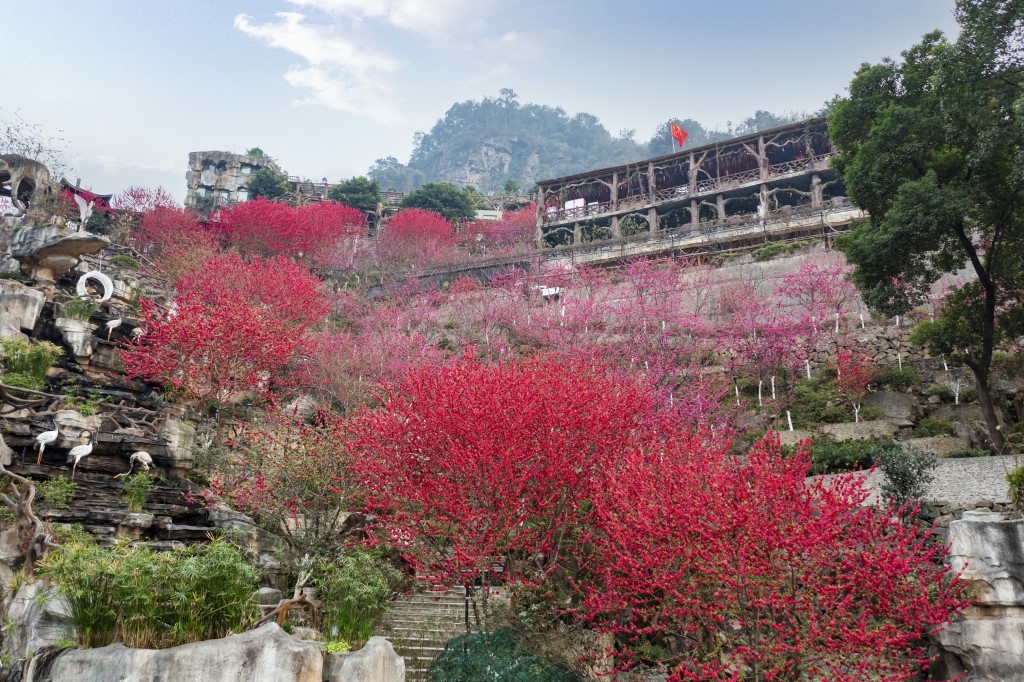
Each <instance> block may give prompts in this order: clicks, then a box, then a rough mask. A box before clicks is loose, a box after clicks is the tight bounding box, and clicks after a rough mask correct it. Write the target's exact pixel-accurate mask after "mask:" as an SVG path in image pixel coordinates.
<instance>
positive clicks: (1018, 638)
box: [935, 510, 1024, 682]
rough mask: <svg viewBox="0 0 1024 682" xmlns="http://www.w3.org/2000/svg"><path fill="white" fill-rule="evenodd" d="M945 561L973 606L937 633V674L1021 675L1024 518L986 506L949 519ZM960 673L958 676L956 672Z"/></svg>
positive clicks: (973, 680)
mask: <svg viewBox="0 0 1024 682" xmlns="http://www.w3.org/2000/svg"><path fill="white" fill-rule="evenodd" d="M948 546H949V561H950V564H951V567H952V569H953V571H955V572H960V574H961V579H962V580H964V581H965V582H966V583H967V586H968V588H969V590H970V594H971V605H970V606H969V607H968V608H967V609H966V610H965V611H964V612H963V613H962V614H961V616H960V617H958V618H957V619H956V621H955V622H953V623H952V624H950V625H949V627H947V628H946V629H944V630H943V631H942V632H940V633H938V634H937V635H936V637H935V639H936V642H937V644H938V646H939V649H940V651H941V654H942V662H941V665H940V666H939V667H940V668H942V670H937V671H936V672H937V673H938V674H939V675H944V677H939V678H938V679H954V678H956V679H962V680H966V682H1005V681H1006V680H1019V679H1021V675H1022V662H1024V519H1021V518H1011V517H1009V516H1008V515H1006V514H1001V513H997V512H992V511H988V510H974V511H967V512H964V514H963V518H962V519H960V520H959V521H953V522H952V523H950V524H949V535H948ZM958 676H959V677H958Z"/></svg>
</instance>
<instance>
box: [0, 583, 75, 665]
mask: <svg viewBox="0 0 1024 682" xmlns="http://www.w3.org/2000/svg"><path fill="white" fill-rule="evenodd" d="M7 623H8V625H7V627H5V632H4V640H3V645H2V648H0V650H2V651H3V653H4V654H7V655H10V656H11V657H12V658H13V659H15V660H17V659H20V658H28V657H30V656H32V655H33V654H35V652H37V651H39V650H40V649H42V648H43V647H45V646H53V645H54V644H56V643H58V642H61V641H68V640H73V639H74V637H75V626H74V623H73V621H72V619H71V614H70V613H69V611H68V607H67V604H65V602H64V600H63V599H61V598H60V597H58V596H57V594H56V591H55V590H54V588H53V587H51V586H49V585H47V584H46V583H44V582H42V581H37V582H33V583H27V584H25V585H22V586H21V587H20V588H19V589H18V592H17V593H16V594H15V595H14V598H13V599H12V600H11V604H10V606H9V607H8V608H7Z"/></svg>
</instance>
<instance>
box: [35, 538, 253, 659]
mask: <svg viewBox="0 0 1024 682" xmlns="http://www.w3.org/2000/svg"><path fill="white" fill-rule="evenodd" d="M42 574H43V576H44V577H46V578H48V579H50V580H52V581H53V582H54V583H55V584H56V585H57V587H58V589H59V590H60V592H61V594H62V595H63V596H64V598H65V600H66V602H67V604H68V607H69V609H70V611H71V616H72V619H73V621H74V623H75V628H76V631H77V633H78V643H79V644H80V645H81V646H85V647H94V646H105V645H107V644H110V643H111V642H113V641H122V642H124V643H125V644H126V645H128V646H135V647H151V648H161V647H166V646H176V645H178V644H185V643H189V642H197V641H200V640H204V639H213V638H217V637H224V636H226V635H228V634H229V633H232V632H241V631H242V630H245V629H246V628H248V627H249V626H251V625H252V623H253V622H255V620H256V617H257V616H258V612H257V607H256V604H255V602H254V601H253V600H252V593H253V591H254V590H255V589H256V587H257V585H258V577H259V571H258V570H257V569H256V567H255V566H253V565H252V564H251V563H250V562H249V561H248V560H247V559H246V557H245V556H244V555H243V554H242V553H241V552H240V551H239V550H238V549H236V548H235V547H234V546H232V545H230V544H228V543H227V542H224V541H221V540H214V541H213V542H211V543H210V544H208V545H197V546H195V547H191V548H189V549H181V550H172V551H169V552H154V551H152V550H150V549H149V548H147V547H145V546H131V545H128V544H119V545H115V546H114V547H100V546H98V545H90V544H83V543H79V542H70V543H68V544H65V545H63V546H61V547H59V548H57V549H55V550H53V551H52V552H50V553H49V554H48V555H47V557H46V559H45V560H44V562H43V565H42Z"/></svg>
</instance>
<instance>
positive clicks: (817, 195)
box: [811, 173, 825, 207]
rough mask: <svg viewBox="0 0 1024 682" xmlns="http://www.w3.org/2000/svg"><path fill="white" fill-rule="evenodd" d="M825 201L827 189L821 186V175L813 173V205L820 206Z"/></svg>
mask: <svg viewBox="0 0 1024 682" xmlns="http://www.w3.org/2000/svg"><path fill="white" fill-rule="evenodd" d="M823 203H825V190H824V188H823V187H822V186H821V176H820V175H818V174H817V173H811V206H814V207H818V206H821V205H822V204H823Z"/></svg>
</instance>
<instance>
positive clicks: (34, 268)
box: [11, 225, 110, 281]
mask: <svg viewBox="0 0 1024 682" xmlns="http://www.w3.org/2000/svg"><path fill="white" fill-rule="evenodd" d="M108 246H110V240H109V239H107V238H106V237H102V236H100V235H96V234H92V233H89V232H72V231H70V230H69V229H67V228H66V227H61V226H59V225H44V226H42V227H32V228H29V227H23V228H22V229H20V230H18V232H16V233H15V235H14V237H13V238H12V239H11V257H12V258H14V259H16V260H17V261H18V262H20V263H21V272H22V274H24V275H28V276H29V277H32V278H34V279H37V280H48V281H56V280H58V279H60V278H61V277H63V276H64V275H66V274H67V273H69V272H71V270H73V269H74V268H75V266H77V265H78V263H79V262H80V261H81V260H82V256H85V255H89V254H94V253H99V252H100V251H102V250H103V249H105V248H107V247H108Z"/></svg>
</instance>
